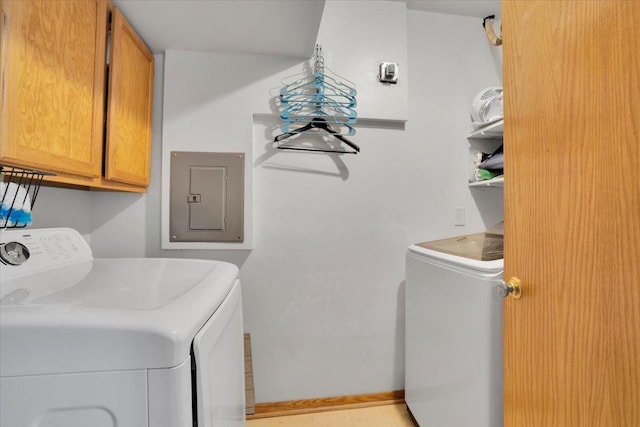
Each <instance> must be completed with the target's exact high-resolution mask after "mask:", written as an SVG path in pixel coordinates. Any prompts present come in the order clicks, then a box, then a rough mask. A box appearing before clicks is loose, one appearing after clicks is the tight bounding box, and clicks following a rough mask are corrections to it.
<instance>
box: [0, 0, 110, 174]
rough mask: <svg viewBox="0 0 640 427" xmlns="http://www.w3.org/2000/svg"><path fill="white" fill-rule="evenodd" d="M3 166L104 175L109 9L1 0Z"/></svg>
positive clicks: (84, 3)
mask: <svg viewBox="0 0 640 427" xmlns="http://www.w3.org/2000/svg"><path fill="white" fill-rule="evenodd" d="M2 14H3V16H2V53H1V54H0V56H1V58H0V59H1V61H2V62H1V67H2V68H1V70H2V72H1V77H0V85H1V86H0V87H1V90H2V93H1V94H0V96H1V99H2V105H1V106H0V125H1V140H0V161H4V162H7V163H11V164H15V165H22V166H26V167H33V168H37V169H44V170H49V171H54V172H67V173H70V174H75V175H81V176H86V177H96V176H99V175H100V173H101V163H102V137H103V129H102V127H103V119H104V106H103V102H102V100H103V99H104V97H103V94H104V75H105V68H104V57H105V43H106V5H105V3H103V2H97V1H96V0H73V1H72V0H69V1H39V0H16V1H12V0H5V1H3V2H2Z"/></svg>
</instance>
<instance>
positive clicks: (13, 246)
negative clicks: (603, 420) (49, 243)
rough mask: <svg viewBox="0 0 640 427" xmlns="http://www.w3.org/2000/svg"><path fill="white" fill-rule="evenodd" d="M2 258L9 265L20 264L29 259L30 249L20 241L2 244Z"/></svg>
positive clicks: (0, 255)
mask: <svg viewBox="0 0 640 427" xmlns="http://www.w3.org/2000/svg"><path fill="white" fill-rule="evenodd" d="M0 259H2V261H4V262H5V263H7V264H9V265H20V264H23V263H24V262H25V261H26V260H28V259H29V249H27V247H26V246H25V245H23V244H22V243H20V242H7V243H5V244H4V245H2V246H0Z"/></svg>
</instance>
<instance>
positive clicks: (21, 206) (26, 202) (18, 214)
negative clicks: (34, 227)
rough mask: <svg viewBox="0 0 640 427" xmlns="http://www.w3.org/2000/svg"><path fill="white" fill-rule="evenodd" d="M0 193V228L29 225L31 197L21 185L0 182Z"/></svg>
mask: <svg viewBox="0 0 640 427" xmlns="http://www.w3.org/2000/svg"><path fill="white" fill-rule="evenodd" d="M0 195H2V203H1V204H0V228H9V227H25V226H27V225H31V197H30V196H29V192H28V191H27V190H26V189H25V188H24V187H23V186H21V185H18V184H16V183H13V182H10V183H4V182H0Z"/></svg>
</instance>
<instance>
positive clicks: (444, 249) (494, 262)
mask: <svg viewBox="0 0 640 427" xmlns="http://www.w3.org/2000/svg"><path fill="white" fill-rule="evenodd" d="M503 241H504V236H503V235H501V234H493V233H475V234H468V235H465V236H457V237H450V238H447V239H441V240H434V241H431V242H423V243H416V244H415V245H411V246H409V251H410V252H412V253H415V254H418V255H421V256H424V257H426V258H430V259H435V260H439V261H441V262H444V263H447V264H451V265H459V266H463V267H467V268H472V269H476V270H481V271H487V272H494V271H501V270H502V269H503V265H504V259H503V258H504V250H503V247H504V246H503Z"/></svg>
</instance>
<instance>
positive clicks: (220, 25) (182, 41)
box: [114, 0, 324, 58]
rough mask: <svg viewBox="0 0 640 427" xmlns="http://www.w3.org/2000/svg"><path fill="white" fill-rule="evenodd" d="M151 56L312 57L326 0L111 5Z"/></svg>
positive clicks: (121, 1) (144, 0) (170, 0)
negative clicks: (166, 53) (185, 53)
mask: <svg viewBox="0 0 640 427" xmlns="http://www.w3.org/2000/svg"><path fill="white" fill-rule="evenodd" d="M114 3H115V5H116V6H117V7H118V8H119V9H120V10H121V11H122V13H123V14H124V16H126V17H127V20H128V21H129V22H130V23H131V25H132V26H133V27H134V28H135V30H136V32H137V33H138V34H139V35H140V37H142V39H143V40H144V41H145V43H146V44H147V45H148V46H149V48H150V49H151V50H152V51H153V52H154V53H162V52H164V51H165V50H172V49H175V50H197V51H209V52H228V53H247V54H265V55H284V56H299V57H306V58H308V57H310V56H311V54H312V53H313V47H314V45H315V42H316V37H317V35H318V28H319V27H320V20H321V18H322V11H323V10H324V0H304V1H290V0H242V1H235V0H114Z"/></svg>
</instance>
